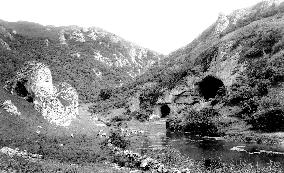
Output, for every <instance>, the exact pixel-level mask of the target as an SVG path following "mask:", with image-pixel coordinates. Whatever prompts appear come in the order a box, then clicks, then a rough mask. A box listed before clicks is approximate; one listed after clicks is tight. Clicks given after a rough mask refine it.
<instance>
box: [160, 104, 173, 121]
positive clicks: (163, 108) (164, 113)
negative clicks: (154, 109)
mask: <svg viewBox="0 0 284 173" xmlns="http://www.w3.org/2000/svg"><path fill="white" fill-rule="evenodd" d="M170 112H171V109H170V107H169V106H168V105H162V106H161V118H165V117H167V116H168V115H169V114H170Z"/></svg>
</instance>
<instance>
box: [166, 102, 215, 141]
mask: <svg viewBox="0 0 284 173" xmlns="http://www.w3.org/2000/svg"><path fill="white" fill-rule="evenodd" d="M219 116H220V114H219V113H218V112H217V111H216V110H214V109H212V108H203V109H202V110H200V111H196V110H193V109H191V108H188V107H186V108H184V109H182V110H180V111H179V112H177V114H176V115H173V116H172V117H170V118H169V119H168V120H167V129H168V130H171V131H181V132H190V133H191V134H193V135H201V136H212V135H213V136H215V135H220V133H221V131H220V130H219V128H220V127H219V125H220V124H219V120H218V117H219Z"/></svg>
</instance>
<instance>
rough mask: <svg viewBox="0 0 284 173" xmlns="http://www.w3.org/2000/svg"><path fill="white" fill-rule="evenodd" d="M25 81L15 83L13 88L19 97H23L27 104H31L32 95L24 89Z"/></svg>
mask: <svg viewBox="0 0 284 173" xmlns="http://www.w3.org/2000/svg"><path fill="white" fill-rule="evenodd" d="M26 82H27V81H17V83H16V86H15V88H14V90H15V92H16V94H17V95H18V96H20V97H23V98H24V99H25V100H27V101H28V102H33V101H34V99H33V97H32V94H31V93H29V92H28V90H27V89H26V86H25V83H26Z"/></svg>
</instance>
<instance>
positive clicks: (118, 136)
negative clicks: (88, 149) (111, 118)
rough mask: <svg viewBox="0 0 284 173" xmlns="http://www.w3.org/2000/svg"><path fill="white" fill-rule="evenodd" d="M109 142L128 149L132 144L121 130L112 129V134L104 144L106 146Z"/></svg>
mask: <svg viewBox="0 0 284 173" xmlns="http://www.w3.org/2000/svg"><path fill="white" fill-rule="evenodd" d="M108 143H111V144H113V145H114V146H116V147H119V148H122V149H126V148H127V147H129V145H130V141H129V140H127V139H126V138H125V136H124V135H123V134H122V133H121V131H120V130H117V129H112V130H111V131H110V135H109V137H108V139H106V141H104V142H102V145H103V146H106V145H107V144H108Z"/></svg>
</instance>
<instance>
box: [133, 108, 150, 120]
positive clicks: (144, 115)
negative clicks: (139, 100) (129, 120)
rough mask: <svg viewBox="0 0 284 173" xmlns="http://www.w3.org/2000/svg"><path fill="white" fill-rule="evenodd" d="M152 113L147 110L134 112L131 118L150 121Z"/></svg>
mask: <svg viewBox="0 0 284 173" xmlns="http://www.w3.org/2000/svg"><path fill="white" fill-rule="evenodd" d="M149 116H150V112H148V111H146V110H140V111H134V112H132V113H130V117H134V118H135V119H137V120H139V121H141V122H144V121H147V120H149Z"/></svg>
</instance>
